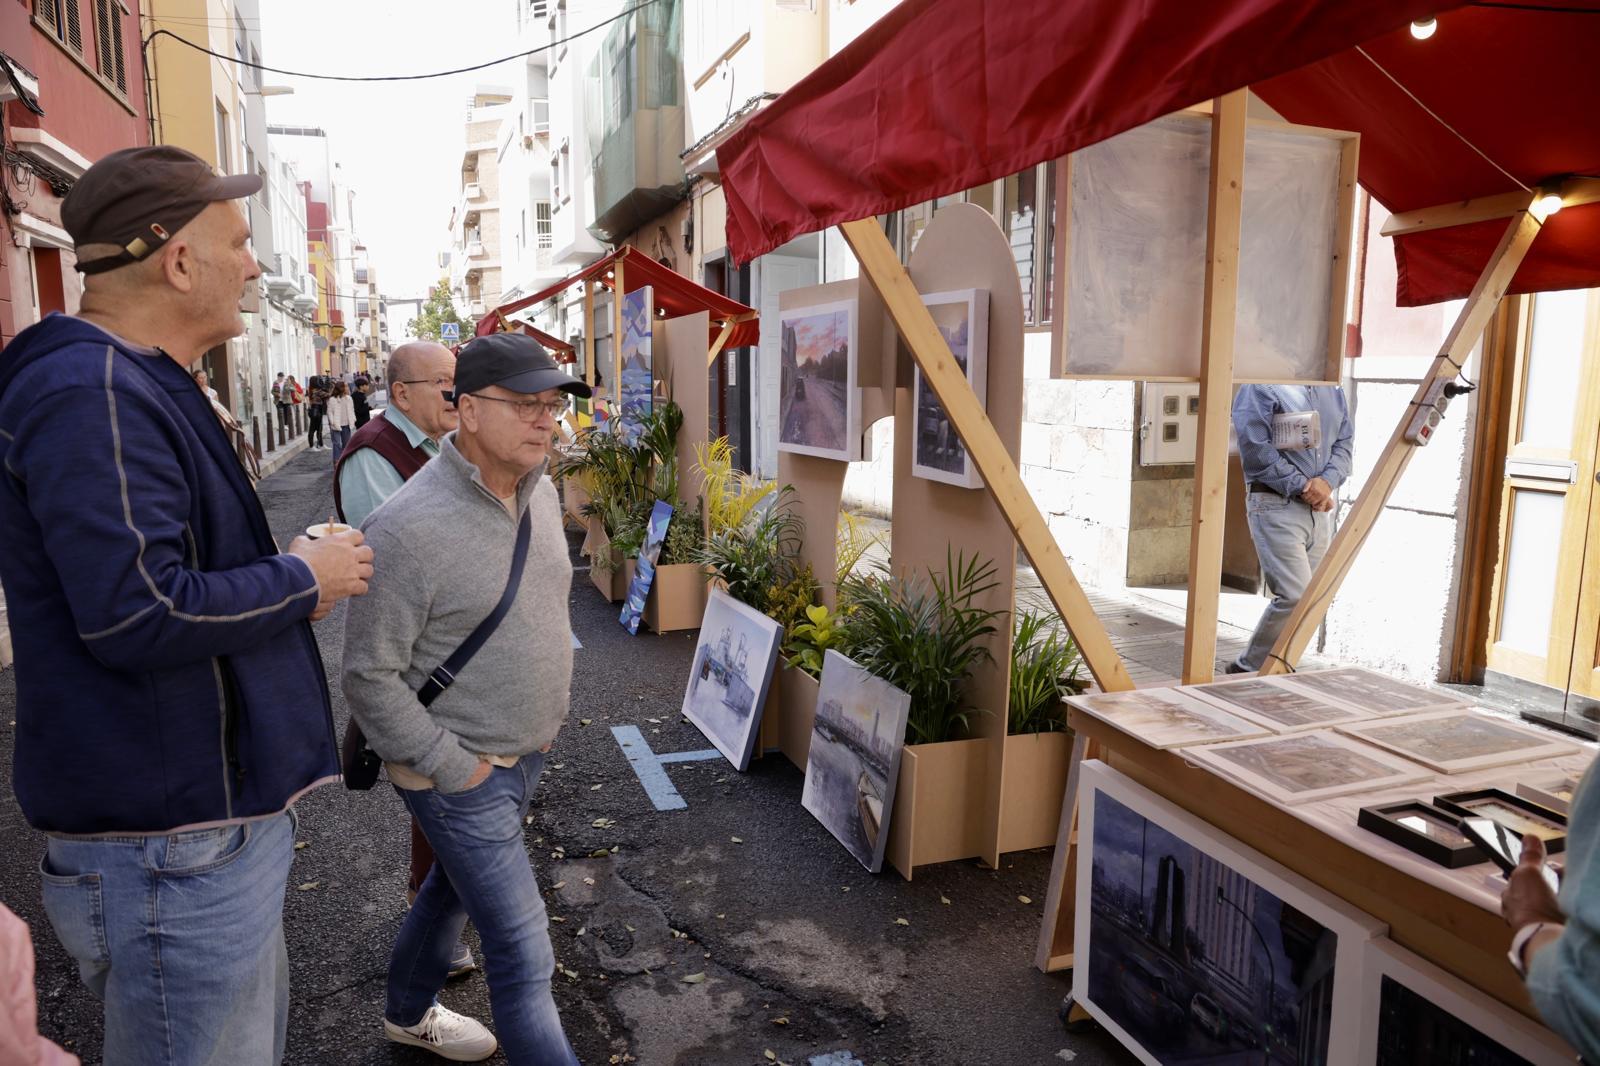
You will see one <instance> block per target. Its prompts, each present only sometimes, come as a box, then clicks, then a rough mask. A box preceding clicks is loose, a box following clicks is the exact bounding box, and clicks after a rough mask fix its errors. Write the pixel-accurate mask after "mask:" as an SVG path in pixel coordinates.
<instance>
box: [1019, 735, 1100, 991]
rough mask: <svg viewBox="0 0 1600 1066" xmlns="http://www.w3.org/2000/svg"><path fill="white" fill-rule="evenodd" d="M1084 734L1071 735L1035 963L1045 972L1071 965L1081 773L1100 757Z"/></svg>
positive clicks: (1094, 746)
mask: <svg viewBox="0 0 1600 1066" xmlns="http://www.w3.org/2000/svg"><path fill="white" fill-rule="evenodd" d="M1093 748H1094V749H1095V750H1091V742H1090V741H1089V739H1088V738H1087V737H1085V736H1084V735H1083V734H1082V733H1077V734H1074V736H1073V738H1072V757H1071V761H1070V762H1069V763H1068V764H1067V789H1066V792H1065V793H1064V794H1063V795H1062V797H1061V828H1060V829H1058V830H1057V831H1056V854H1055V858H1054V860H1052V861H1051V863H1050V882H1049V886H1050V887H1049V891H1048V893H1047V894H1046V896H1045V901H1044V924H1043V925H1042V926H1041V927H1040V929H1039V946H1038V949H1037V950H1036V951H1035V952H1034V957H1033V963H1034V965H1035V966H1037V967H1039V969H1041V970H1043V971H1044V972H1045V973H1051V972H1053V971H1055V970H1063V969H1066V968H1067V967H1069V966H1071V965H1072V937H1073V922H1072V911H1073V905H1074V903H1075V899H1074V897H1075V896H1076V895H1077V890H1076V888H1077V881H1078V876H1077V870H1078V856H1077V849H1078V772H1079V770H1080V769H1081V768H1082V766H1083V760H1084V759H1092V758H1095V757H1096V756H1098V755H1099V754H1100V753H1099V750H1098V748H1099V745H1097V744H1096V745H1093Z"/></svg>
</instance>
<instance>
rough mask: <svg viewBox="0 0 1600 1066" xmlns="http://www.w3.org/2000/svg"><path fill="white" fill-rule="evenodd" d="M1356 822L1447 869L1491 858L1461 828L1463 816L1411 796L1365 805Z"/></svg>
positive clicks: (1486, 860)
mask: <svg viewBox="0 0 1600 1066" xmlns="http://www.w3.org/2000/svg"><path fill="white" fill-rule="evenodd" d="M1356 825H1358V826H1360V827H1361V828H1362V829H1365V830H1367V832H1369V833H1376V834H1378V835H1379V836H1381V837H1383V839H1385V840H1387V841H1389V842H1390V843H1392V844H1399V845H1400V846H1401V847H1402V848H1405V849H1406V850H1407V851H1412V852H1415V853H1416V854H1418V855H1421V856H1422V857H1423V858H1424V859H1427V860H1428V861H1429V862H1433V863H1438V864H1439V865H1440V866H1443V867H1444V868H1446V869H1447V870H1458V869H1460V868H1461V867H1463V866H1473V865H1476V864H1477V863H1480V862H1488V861H1489V856H1487V855H1485V854H1484V853H1483V849H1482V848H1480V847H1478V845H1477V844H1475V843H1473V841H1472V839H1471V838H1470V837H1468V836H1467V834H1466V833H1464V832H1462V831H1461V820H1460V819H1459V818H1457V817H1456V816H1455V815H1453V814H1451V813H1450V812H1449V811H1444V810H1440V809H1439V808H1438V807H1435V806H1433V805H1432V804H1431V803H1424V802H1422V801H1421V800H1408V801H1406V802H1405V803H1391V804H1388V805H1387V806H1382V807H1363V808H1361V810H1360V812H1359V813H1357V815H1356Z"/></svg>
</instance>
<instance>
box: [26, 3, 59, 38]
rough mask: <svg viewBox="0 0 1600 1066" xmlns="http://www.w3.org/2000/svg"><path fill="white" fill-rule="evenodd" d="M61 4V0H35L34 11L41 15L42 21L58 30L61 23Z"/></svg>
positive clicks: (40, 19)
mask: <svg viewBox="0 0 1600 1066" xmlns="http://www.w3.org/2000/svg"><path fill="white" fill-rule="evenodd" d="M60 5H61V0H34V5H33V13H34V14H35V15H38V16H39V21H40V22H42V23H44V24H45V25H46V26H49V27H50V28H51V29H52V30H56V29H57V27H58V26H60V24H61V12H60V11H58V10H57V8H59V7H60ZM57 32H58V33H59V30H57Z"/></svg>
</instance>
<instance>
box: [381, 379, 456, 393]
mask: <svg viewBox="0 0 1600 1066" xmlns="http://www.w3.org/2000/svg"><path fill="white" fill-rule="evenodd" d="M395 384H396V385H432V386H433V387H434V388H436V389H438V390H439V391H440V392H449V391H450V390H451V389H453V388H455V385H456V383H455V382H453V381H451V380H450V379H449V378H432V379H425V378H415V379H412V380H410V381H397V382H395Z"/></svg>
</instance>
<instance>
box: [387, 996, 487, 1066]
mask: <svg viewBox="0 0 1600 1066" xmlns="http://www.w3.org/2000/svg"><path fill="white" fill-rule="evenodd" d="M383 1033H384V1035H385V1036H387V1037H388V1038H389V1039H390V1040H393V1041H394V1042H395V1043H397V1044H409V1045H411V1046H412V1047H420V1048H426V1049H427V1050H429V1051H431V1052H433V1053H434V1054H435V1055H438V1056H439V1057H440V1058H442V1059H449V1060H450V1061H451V1062H482V1061H483V1060H484V1059H486V1058H488V1057H489V1056H490V1055H493V1054H494V1053H495V1049H496V1048H498V1047H499V1046H500V1045H499V1043H498V1042H497V1041H496V1040H495V1038H494V1034H493V1033H491V1032H489V1030H488V1029H485V1028H484V1027H483V1024H482V1023H480V1022H478V1021H475V1020H473V1019H472V1018H468V1017H467V1016H466V1015H465V1014H457V1013H456V1012H455V1011H453V1010H450V1009H449V1008H447V1007H441V1006H440V1005H439V1004H437V1003H435V1004H434V1005H433V1006H431V1007H429V1008H428V1013H426V1014H424V1015H423V1016H422V1020H421V1021H420V1022H418V1023H417V1024H416V1025H412V1026H408V1027H402V1026H398V1025H396V1024H395V1023H394V1022H391V1021H390V1020H389V1019H387V1018H385V1019H384V1020H383Z"/></svg>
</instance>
